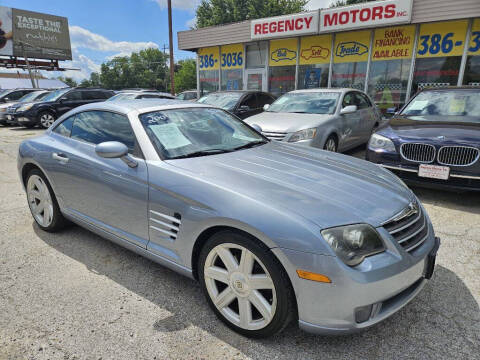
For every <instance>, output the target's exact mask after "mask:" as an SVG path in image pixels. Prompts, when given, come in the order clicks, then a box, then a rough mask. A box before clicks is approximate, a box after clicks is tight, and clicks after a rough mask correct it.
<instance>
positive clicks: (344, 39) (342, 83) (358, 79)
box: [332, 30, 371, 90]
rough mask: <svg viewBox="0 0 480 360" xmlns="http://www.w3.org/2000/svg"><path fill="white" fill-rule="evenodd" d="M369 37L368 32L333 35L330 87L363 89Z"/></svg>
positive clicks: (369, 33)
mask: <svg viewBox="0 0 480 360" xmlns="http://www.w3.org/2000/svg"><path fill="white" fill-rule="evenodd" d="M370 36H371V32H370V31H369V30H366V31H354V32H345V33H339V34H336V35H335V53H334V57H333V62H334V64H333V71H332V87H352V88H355V89H360V90H363V89H364V88H365V78H366V74H367V62H368V56H369V48H370Z"/></svg>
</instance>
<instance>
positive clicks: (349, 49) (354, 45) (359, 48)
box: [335, 41, 368, 57]
mask: <svg viewBox="0 0 480 360" xmlns="http://www.w3.org/2000/svg"><path fill="white" fill-rule="evenodd" d="M366 53H368V47H367V46H365V45H363V44H361V43H359V42H356V41H349V42H343V43H340V44H338V46H337V50H336V52H335V55H336V56H339V57H345V56H352V55H363V54H366Z"/></svg>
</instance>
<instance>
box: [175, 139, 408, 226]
mask: <svg viewBox="0 0 480 360" xmlns="http://www.w3.org/2000/svg"><path fill="white" fill-rule="evenodd" d="M168 163H169V164H170V165H172V166H176V167H180V168H182V169H183V170H184V171H187V172H189V173H191V174H192V176H198V175H200V176H201V177H203V178H204V179H205V180H206V181H208V182H210V183H212V184H216V185H218V186H221V187H224V188H228V189H232V191H233V192H235V193H240V194H241V195H242V196H246V197H249V198H252V199H256V200H260V201H263V202H265V203H266V204H269V205H270V206H275V207H277V208H278V209H283V211H285V212H286V213H288V212H294V213H296V214H297V215H300V216H303V217H304V218H306V219H308V220H310V221H312V222H314V223H316V224H317V225H318V226H319V227H320V228H322V229H324V228H328V227H333V226H339V225H346V224H355V223H368V224H371V225H372V226H375V227H378V226H380V225H381V224H382V223H383V222H384V221H385V220H387V219H389V218H391V217H392V216H394V215H395V214H397V213H399V212H400V211H401V210H403V209H404V208H405V207H406V206H408V204H409V203H410V202H411V201H412V200H413V199H414V195H413V194H412V192H411V191H410V190H408V189H407V188H406V187H405V186H404V185H402V183H401V182H400V181H399V180H398V179H397V178H396V177H395V176H394V175H393V174H391V173H390V172H388V171H387V170H384V169H382V168H380V167H379V166H377V165H375V164H372V163H369V162H366V161H364V160H359V159H356V158H353V157H349V156H345V155H341V154H336V153H331V152H326V151H322V150H317V149H311V148H306V147H301V146H298V145H297V146H295V145H290V144H282V143H277V142H270V143H268V144H265V145H263V146H259V147H255V148H252V149H246V150H241V151H236V152H233V153H226V154H218V155H210V156H204V157H197V158H190V159H179V160H170V161H168Z"/></svg>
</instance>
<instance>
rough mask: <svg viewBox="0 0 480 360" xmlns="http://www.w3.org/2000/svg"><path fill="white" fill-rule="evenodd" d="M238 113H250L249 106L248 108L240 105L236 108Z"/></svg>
mask: <svg viewBox="0 0 480 360" xmlns="http://www.w3.org/2000/svg"><path fill="white" fill-rule="evenodd" d="M238 111H239V112H241V113H244V112H247V111H250V106H248V105H242V106H240V107H239V108H238Z"/></svg>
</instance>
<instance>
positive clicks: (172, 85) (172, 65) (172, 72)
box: [168, 0, 175, 95]
mask: <svg viewBox="0 0 480 360" xmlns="http://www.w3.org/2000/svg"><path fill="white" fill-rule="evenodd" d="M172 38H173V35H172V0H168V41H169V45H170V93H171V94H172V95H175V79H174V76H175V63H174V62H173V40H172Z"/></svg>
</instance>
